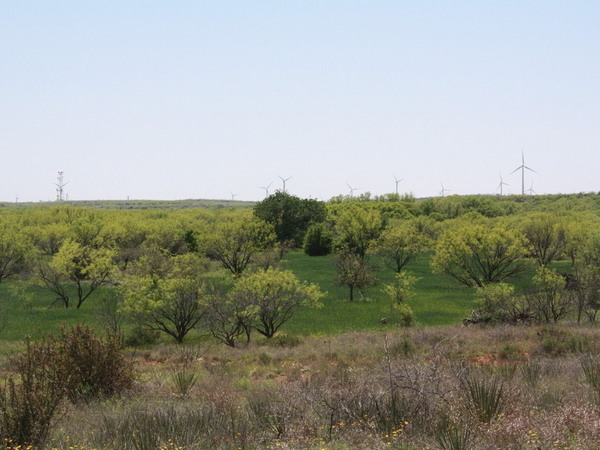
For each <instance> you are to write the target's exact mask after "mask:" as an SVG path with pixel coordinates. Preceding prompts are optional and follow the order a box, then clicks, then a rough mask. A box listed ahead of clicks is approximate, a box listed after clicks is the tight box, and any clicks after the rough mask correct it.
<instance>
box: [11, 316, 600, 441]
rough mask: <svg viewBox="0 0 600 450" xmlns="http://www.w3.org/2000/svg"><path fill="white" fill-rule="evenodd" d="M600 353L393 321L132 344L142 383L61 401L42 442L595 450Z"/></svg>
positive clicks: (508, 333)
mask: <svg viewBox="0 0 600 450" xmlns="http://www.w3.org/2000/svg"><path fill="white" fill-rule="evenodd" d="M599 351H600V333H599V331H598V330H597V329H591V328H584V327H572V326H559V327H557V326H553V327H540V326H496V327H483V328H481V327H463V326H456V327H454V326H449V327H448V326H447V327H428V328H414V329H405V330H401V331H400V330H398V329H397V328H396V329H394V328H392V329H390V328H389V327H388V326H384V325H381V329H380V330H377V331H373V332H370V333H349V334H341V335H338V336H333V337H327V338H319V337H304V338H301V339H298V338H291V337H286V336H279V337H277V338H274V339H272V340H268V339H259V340H257V341H256V342H254V343H253V344H251V345H250V346H249V347H247V348H244V349H238V350H235V351H233V352H227V353H224V352H223V351H222V347H219V346H214V345H208V346H207V345H192V344H188V345H184V346H181V345H179V346H175V345H172V344H171V345H160V346H156V347H149V348H146V349H144V350H129V351H127V352H126V359H128V360H130V361H133V362H134V363H135V370H136V373H137V375H136V381H135V385H134V387H133V388H132V389H131V390H129V391H127V392H124V393H122V394H120V396H118V397H112V398H106V400H104V401H91V402H90V401H87V402H81V401H75V402H69V401H68V400H65V401H63V402H61V403H60V405H59V407H58V413H57V415H56V417H55V420H53V421H52V424H51V427H50V430H49V434H48V436H47V439H46V443H45V448H59V449H67V448H89V449H91V448H119V449H139V448H145V449H149V448H157V449H158V448H164V449H170V448H223V449H225V448H309V449H311V448H314V449H317V448H318V449H323V448H337V449H344V448H365V449H367V448H368V449H377V448H441V449H455V448H463V449H468V448H476V449H505V448H522V449H538V448H544V449H548V448H596V446H597V442H598V439H600V426H599V423H600V422H599V420H598V417H599V414H600V397H599V396H598V388H600V381H599V379H598V369H599V368H600V359H599ZM6 357H7V356H6V353H5V354H4V356H3V357H2V359H1V366H2V367H3V370H4V371H8V372H9V373H10V371H11V370H13V366H12V365H11V364H10V363H8V362H7V359H6ZM0 407H1V405H0Z"/></svg>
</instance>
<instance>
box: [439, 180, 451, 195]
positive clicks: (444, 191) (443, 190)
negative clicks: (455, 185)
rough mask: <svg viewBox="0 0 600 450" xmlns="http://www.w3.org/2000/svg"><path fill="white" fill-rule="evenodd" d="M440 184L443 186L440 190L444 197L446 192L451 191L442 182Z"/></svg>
mask: <svg viewBox="0 0 600 450" xmlns="http://www.w3.org/2000/svg"><path fill="white" fill-rule="evenodd" d="M440 185H441V186H442V190H441V191H440V195H441V196H442V197H444V196H445V195H446V192H450V189H446V188H445V187H444V185H443V184H442V183H440Z"/></svg>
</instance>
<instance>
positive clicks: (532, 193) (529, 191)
mask: <svg viewBox="0 0 600 450" xmlns="http://www.w3.org/2000/svg"><path fill="white" fill-rule="evenodd" d="M527 193H528V194H529V195H535V194H537V192H535V191H534V190H533V180H532V181H531V187H530V188H529V189H527Z"/></svg>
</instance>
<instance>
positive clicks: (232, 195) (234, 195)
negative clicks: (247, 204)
mask: <svg viewBox="0 0 600 450" xmlns="http://www.w3.org/2000/svg"><path fill="white" fill-rule="evenodd" d="M229 193H230V194H231V201H235V198H236V197H237V194H234V193H233V192H231V191H229Z"/></svg>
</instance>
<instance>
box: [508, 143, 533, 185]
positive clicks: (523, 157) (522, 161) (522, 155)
mask: <svg viewBox="0 0 600 450" xmlns="http://www.w3.org/2000/svg"><path fill="white" fill-rule="evenodd" d="M525 169H527V170H530V171H532V172H533V173H537V172H536V171H535V170H533V169H532V168H531V167H527V166H526V165H525V155H524V154H523V152H522V151H521V165H520V166H519V167H517V168H516V169H515V170H513V171H512V172H511V173H510V174H511V175H512V174H513V173H515V172H516V171H518V170H520V171H521V195H525Z"/></svg>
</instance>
